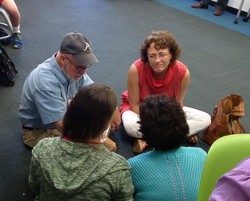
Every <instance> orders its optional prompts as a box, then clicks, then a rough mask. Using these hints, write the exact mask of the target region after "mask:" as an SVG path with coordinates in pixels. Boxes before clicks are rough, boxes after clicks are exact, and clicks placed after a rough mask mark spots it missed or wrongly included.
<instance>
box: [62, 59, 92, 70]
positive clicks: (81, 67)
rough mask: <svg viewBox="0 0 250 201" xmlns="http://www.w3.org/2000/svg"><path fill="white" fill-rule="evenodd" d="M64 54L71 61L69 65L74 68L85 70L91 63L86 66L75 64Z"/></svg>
mask: <svg viewBox="0 0 250 201" xmlns="http://www.w3.org/2000/svg"><path fill="white" fill-rule="evenodd" d="M64 56H65V58H66V59H67V60H68V61H69V62H70V63H71V65H72V66H74V68H75V69H76V70H87V69H88V68H90V66H91V64H89V65H86V66H76V65H75V64H74V63H73V62H72V61H71V60H70V59H69V58H68V57H67V56H66V55H64Z"/></svg>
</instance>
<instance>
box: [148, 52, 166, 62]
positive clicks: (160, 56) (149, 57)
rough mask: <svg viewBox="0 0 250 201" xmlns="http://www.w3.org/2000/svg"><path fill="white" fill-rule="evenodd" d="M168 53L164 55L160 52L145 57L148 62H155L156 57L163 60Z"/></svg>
mask: <svg viewBox="0 0 250 201" xmlns="http://www.w3.org/2000/svg"><path fill="white" fill-rule="evenodd" d="M169 54H170V53H166V52H162V53H159V54H152V55H147V57H148V59H149V60H153V61H155V60H156V59H157V57H158V58H159V59H164V58H165V57H167V56H168V55H169Z"/></svg>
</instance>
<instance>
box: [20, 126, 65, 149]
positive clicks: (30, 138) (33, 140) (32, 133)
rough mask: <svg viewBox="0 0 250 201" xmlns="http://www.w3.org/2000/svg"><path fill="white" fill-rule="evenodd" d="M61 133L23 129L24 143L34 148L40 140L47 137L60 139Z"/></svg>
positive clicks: (49, 130)
mask: <svg viewBox="0 0 250 201" xmlns="http://www.w3.org/2000/svg"><path fill="white" fill-rule="evenodd" d="M58 136H61V133H60V132H59V131H58V130H57V129H39V130H29V129H25V128H24V129H23V142H24V144H25V145H27V146H28V147H30V148H33V147H34V146H35V145H36V144H37V143H38V142H39V141H40V140H42V139H44V138H46V137H58Z"/></svg>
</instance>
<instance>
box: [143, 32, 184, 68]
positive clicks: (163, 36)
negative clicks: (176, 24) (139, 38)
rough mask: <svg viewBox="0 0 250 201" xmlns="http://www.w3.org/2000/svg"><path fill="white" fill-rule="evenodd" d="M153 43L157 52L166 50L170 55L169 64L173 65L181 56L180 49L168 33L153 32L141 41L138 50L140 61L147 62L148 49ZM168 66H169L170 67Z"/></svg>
mask: <svg viewBox="0 0 250 201" xmlns="http://www.w3.org/2000/svg"><path fill="white" fill-rule="evenodd" d="M152 43H154V44H155V48H156V49H157V50H160V49H165V48H168V49H169V52H170V53H171V54H172V58H171V60H170V64H172V63H174V62H175V61H176V60H177V59H178V58H179V57H180V54H181V49H180V46H179V44H178V42H177V41H176V39H175V37H174V35H173V34H172V33H170V32H168V31H153V32H151V33H150V34H149V35H148V36H147V37H146V38H145V40H144V41H143V43H142V45H141V49H140V53H141V60H142V61H143V62H144V63H147V62H148V48H149V47H150V45H151V44H152ZM170 64H169V65H170Z"/></svg>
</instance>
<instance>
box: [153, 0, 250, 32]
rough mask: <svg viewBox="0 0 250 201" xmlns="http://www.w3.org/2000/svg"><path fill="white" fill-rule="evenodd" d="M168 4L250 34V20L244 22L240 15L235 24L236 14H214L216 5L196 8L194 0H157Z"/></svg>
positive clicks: (227, 12)
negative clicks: (193, 6)
mask: <svg viewBox="0 0 250 201" xmlns="http://www.w3.org/2000/svg"><path fill="white" fill-rule="evenodd" d="M156 1H157V2H159V3H162V4H164V5H166V6H169V7H172V8H175V9H177V10H180V11H183V12H186V13H188V14H191V15H194V16H196V17H199V18H202V19H204V20H207V21H210V22H212V23H215V24H218V25H221V26H223V27H226V28H228V29H231V30H234V31H237V32H240V33H242V34H245V35H247V36H250V20H249V21H248V22H243V21H242V17H241V16H240V17H239V20H238V24H235V23H234V21H235V19H236V14H233V13H231V12H229V11H224V13H223V15H222V16H214V15H213V13H214V11H215V8H214V6H209V7H208V9H195V8H192V7H191V4H194V3H197V1H194V0H156Z"/></svg>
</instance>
